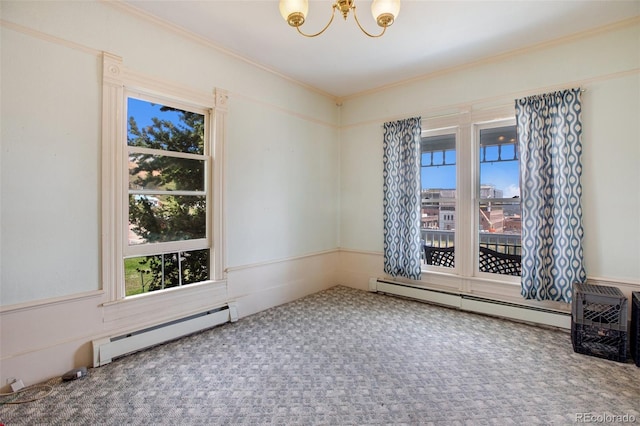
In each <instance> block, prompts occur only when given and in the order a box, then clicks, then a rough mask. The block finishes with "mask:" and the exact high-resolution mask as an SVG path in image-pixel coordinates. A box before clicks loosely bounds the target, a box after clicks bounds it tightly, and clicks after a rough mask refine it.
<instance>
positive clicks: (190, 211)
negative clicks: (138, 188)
mask: <svg viewBox="0 0 640 426" xmlns="http://www.w3.org/2000/svg"><path fill="white" fill-rule="evenodd" d="M206 232H207V230H206V197H204V196H191V195H180V196H176V195H156V196H151V195H129V245H135V244H144V243H163V242H169V241H182V240H191V239H198V238H205V237H206Z"/></svg>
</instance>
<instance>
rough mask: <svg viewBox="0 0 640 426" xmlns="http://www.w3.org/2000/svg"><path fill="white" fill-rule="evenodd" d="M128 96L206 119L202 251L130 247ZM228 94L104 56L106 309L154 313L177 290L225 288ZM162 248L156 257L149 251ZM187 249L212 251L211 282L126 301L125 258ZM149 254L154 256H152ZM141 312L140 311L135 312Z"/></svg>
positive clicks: (173, 245)
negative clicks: (177, 81) (157, 76)
mask: <svg viewBox="0 0 640 426" xmlns="http://www.w3.org/2000/svg"><path fill="white" fill-rule="evenodd" d="M128 97H134V98H139V99H149V100H152V99H155V100H156V101H157V102H158V103H161V104H163V105H169V106H174V107H177V108H181V109H186V110H189V111H195V112H199V111H202V112H204V113H205V117H206V118H205V119H206V120H208V127H207V129H208V134H207V135H206V139H207V140H208V148H207V151H208V152H207V151H205V155H206V156H207V157H208V160H207V162H208V165H207V170H206V181H205V189H206V191H207V193H208V194H209V200H210V201H209V200H208V204H207V219H206V220H207V236H206V238H205V243H204V245H206V247H204V246H203V242H202V241H201V240H191V241H187V242H179V243H177V242H169V243H158V244H153V245H147V248H135V247H134V246H128V180H129V176H128V173H129V170H128V147H127V143H126V135H127V117H126V110H127V108H126V102H127V98H128ZM226 104H227V94H226V92H225V91H222V90H219V89H216V90H214V92H213V93H203V92H200V91H195V90H193V89H191V88H187V87H182V86H178V85H175V84H173V83H171V82H167V81H161V80H157V79H154V78H152V77H150V76H148V75H143V74H139V73H136V72H133V71H131V70H128V69H126V68H125V67H124V66H123V65H122V59H121V58H119V57H117V56H115V55H111V54H108V53H104V54H103V108H102V110H103V113H102V114H103V117H102V119H103V125H102V128H103V131H102V198H101V200H102V241H101V242H102V256H101V258H102V289H103V291H104V293H105V299H106V302H105V304H104V305H105V306H108V305H113V304H122V303H125V304H126V303H130V304H132V305H135V307H136V308H134V310H135V309H138V308H139V307H140V306H142V305H144V306H148V307H149V312H151V311H152V309H153V303H154V302H153V300H154V299H156V300H161V299H166V298H170V297H175V295H176V291H178V292H180V291H183V292H197V291H202V289H201V290H197V287H203V286H204V287H206V286H216V285H220V284H221V283H222V284H226V283H224V279H225V273H224V265H225V238H224V237H225V236H224V217H223V201H224V194H223V189H224V185H223V177H224V176H223V164H224V161H223V156H224V145H225V133H226V132H225V127H226ZM160 245H162V249H161V251H160V252H158V251H154V250H155V249H151V248H150V246H157V247H156V248H159V246H160ZM189 247H193V248H194V249H196V248H209V249H210V251H211V252H210V253H211V254H210V280H208V281H205V282H203V283H194V284H189V285H187V286H182V287H174V288H171V289H167V290H163V291H154V292H150V293H143V294H140V295H136V296H130V297H125V289H124V258H125V256H126V257H131V256H133V255H145V254H161V253H168V252H177V251H184V250H188V249H189ZM152 251H153V252H152ZM137 312H139V311H137Z"/></svg>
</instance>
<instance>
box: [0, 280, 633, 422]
mask: <svg viewBox="0 0 640 426" xmlns="http://www.w3.org/2000/svg"><path fill="white" fill-rule="evenodd" d="M48 384H49V385H52V387H53V390H52V391H51V392H50V393H49V394H48V395H47V396H45V397H43V398H41V399H39V400H37V401H34V402H30V403H25V404H17V405H9V404H4V405H2V406H1V407H0V423H4V424H5V425H15V424H28V425H37V424H60V425H71V424H78V425H95V424H113V425H123V424H137V425H152V424H153V425H243V424H252V425H262V424H276V425H374V424H375V425H381V424H407V425H428V424H443V425H444V424H447V425H449V424H450V425H484V424H487V425H509V424H517V425H524V424H527V425H533V424H573V423H575V422H576V421H577V420H578V421H579V420H587V419H591V420H592V421H594V420H596V421H597V420H604V421H616V420H620V421H622V420H624V419H625V418H624V417H623V416H625V415H626V416H627V417H626V419H631V420H635V421H636V422H640V402H639V401H640V369H638V368H637V367H636V366H635V365H634V364H632V363H626V364H622V363H617V362H613V361H607V360H602V359H599V358H594V357H589V356H585V355H580V354H576V353H574V352H573V349H572V347H571V339H570V335H569V333H568V332H563V331H556V330H549V329H543V328H537V327H533V326H529V325H525V324H519V323H514V322H510V321H505V320H500V319H496V318H490V317H486V316H480V315H475V314H471V313H465V312H460V311H456V310H453V309H447V308H442V307H437V306H433V305H428V304H423V303H419V302H415V301H411V300H405V299H401V298H395V297H390V296H384V295H379V294H373V293H368V292H365V291H360V290H355V289H351V288H347V287H341V286H338V287H334V288H332V289H329V290H327V291H323V292H321V293H317V294H314V295H311V296H308V297H305V298H303V299H300V300H298V301H295V302H292V303H288V304H286V305H283V306H279V307H275V308H272V309H269V310H267V311H264V312H261V313H258V314H256V315H253V316H250V317H247V318H242V319H240V320H239V321H238V322H236V323H233V324H225V325H223V326H220V327H217V328H214V329H211V330H207V331H204V332H201V333H198V334H194V335H191V336H188V337H185V338H182V339H180V340H176V341H173V342H170V343H167V344H164V345H161V346H157V347H155V348H152V349H149V350H146V351H142V352H138V353H136V354H133V355H130V356H127V357H124V358H121V359H119V360H116V361H114V362H113V363H111V364H108V365H106V366H104V367H100V368H96V369H89V374H88V375H87V377H85V378H82V379H79V380H76V381H72V382H62V381H61V380H60V379H52V380H50V381H49V382H48ZM26 396H27V395H26V394H25V397H26ZM2 401H3V402H6V401H7V399H6V398H3V399H2ZM618 416H619V417H618Z"/></svg>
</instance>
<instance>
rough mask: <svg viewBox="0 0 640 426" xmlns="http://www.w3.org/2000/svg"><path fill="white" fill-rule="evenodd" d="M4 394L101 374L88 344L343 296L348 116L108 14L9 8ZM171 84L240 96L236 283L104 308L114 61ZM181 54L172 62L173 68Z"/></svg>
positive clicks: (196, 43)
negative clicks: (174, 322) (213, 313)
mask: <svg viewBox="0 0 640 426" xmlns="http://www.w3.org/2000/svg"><path fill="white" fill-rule="evenodd" d="M1 7H2V11H1V13H2V20H3V23H2V26H1V28H0V30H1V34H0V36H1V43H2V44H1V48H2V49H1V55H2V57H1V60H2V63H1V67H2V68H1V72H2V74H1V75H2V87H1V89H2V93H1V96H2V99H1V101H2V103H1V112H2V117H1V121H2V130H1V137H2V139H1V144H2V145H1V149H0V153H1V155H2V157H1V158H0V161H1V164H0V166H1V168H0V170H1V171H0V173H1V174H0V179H1V180H0V191H1V200H0V203H1V204H0V206H1V209H0V222H1V233H0V250H1V252H0V253H1V257H0V259H1V260H0V262H1V263H0V332H1V333H0V335H1V339H2V341H1V343H2V344H1V345H0V387H3V386H4V385H5V384H6V378H7V377H19V378H21V379H23V381H24V382H25V384H27V385H29V384H32V383H35V382H37V381H39V380H43V379H48V378H50V377H53V376H56V375H60V374H62V373H64V372H65V371H67V370H68V369H70V368H73V367H78V366H81V365H91V359H92V353H91V341H92V340H93V339H97V338H100V337H104V336H109V335H113V334H115V333H120V332H123V331H126V330H132V329H137V328H139V327H141V326H144V325H147V324H152V323H157V322H160V321H163V320H166V319H172V318H176V317H179V316H181V315H185V314H188V313H189V312H193V311H197V310H198V309H206V307H210V306H216V305H220V304H223V303H225V302H227V301H230V300H234V301H236V302H237V306H238V312H239V315H240V316H245V315H249V314H252V313H254V312H256V311H259V310H262V309H265V308H268V307H270V306H274V305H277V304H281V303H284V302H287V301H290V300H294V299H296V298H299V297H301V296H304V295H306V294H309V293H313V292H316V291H319V290H321V289H324V288H327V287H329V286H331V285H333V284H334V283H335V281H336V280H335V269H336V266H337V257H338V255H339V253H338V251H337V247H338V231H339V228H338V221H339V201H340V199H339V126H338V124H339V114H340V111H339V108H338V107H337V106H336V105H335V101H334V100H333V99H329V98H327V97H325V96H323V95H320V94H318V93H315V92H312V91H310V90H308V89H306V88H304V87H303V86H300V85H297V84H294V83H293V82H291V81H288V80H286V79H284V78H282V77H279V76H277V75H276V74H272V73H269V72H266V71H265V70H263V69H261V68H259V67H256V66H254V65H252V64H250V63H247V62H244V61H242V60H239V59H237V58H234V57H232V56H229V55H227V54H226V53H224V52H222V51H220V50H219V49H217V48H216V47H215V46H212V45H209V44H207V43H205V42H203V41H201V40H198V39H195V38H194V37H192V36H189V35H187V34H184V33H181V32H179V31H176V30H175V29H172V28H170V27H166V26H164V25H161V24H159V23H157V22H153V21H150V20H147V19H145V18H143V17H141V16H139V15H137V14H136V13H131V11H130V10H127V8H126V6H122V5H117V4H108V3H107V2H97V1H87V2H71V1H69V2H64V1H63V2H46V1H45V2H5V1H3V2H2V5H1ZM103 51H105V52H108V53H110V54H113V55H117V56H119V57H121V58H122V59H123V65H124V66H125V67H126V68H127V69H129V70H132V71H134V72H136V73H143V74H146V75H149V76H150V77H153V78H154V79H157V80H160V81H166V82H167V83H171V84H175V85H178V86H183V87H188V88H190V89H192V90H194V91H198V92H201V93H205V94H207V93H210V94H212V95H213V90H214V88H221V89H224V90H226V91H228V94H229V100H228V113H227V127H226V133H227V141H226V142H227V144H226V149H225V159H224V167H225V182H224V187H225V191H226V192H225V196H226V204H225V218H226V227H225V232H226V240H227V242H228V244H227V246H226V260H227V261H226V264H225V268H226V271H227V274H226V277H227V280H226V282H224V283H221V285H216V286H212V287H211V289H207V288H203V289H199V290H195V289H194V290H193V291H192V290H190V289H186V290H188V291H183V292H182V293H181V296H180V297H179V301H176V299H175V298H173V299H172V298H166V297H164V296H158V297H155V295H154V300H155V301H154V303H156V307H157V309H155V312H154V313H153V314H152V315H149V316H148V317H145V318H136V315H135V308H133V309H132V306H133V304H127V303H125V304H121V305H116V306H114V305H113V304H111V305H110V306H109V309H108V310H106V309H104V308H103V304H104V303H105V302H109V300H108V299H107V294H108V292H105V291H104V290H105V288H106V287H108V286H109V285H110V283H101V282H100V281H101V273H100V267H101V266H100V250H101V241H100V232H101V226H100V217H101V206H100V200H101V183H100V178H101V170H100V164H101V158H100V157H101V154H100V153H101V132H102V129H101V114H102V112H101V107H102V99H101V92H102V68H101V66H102V52H103ZM168 53H170V55H171V60H167V54H168Z"/></svg>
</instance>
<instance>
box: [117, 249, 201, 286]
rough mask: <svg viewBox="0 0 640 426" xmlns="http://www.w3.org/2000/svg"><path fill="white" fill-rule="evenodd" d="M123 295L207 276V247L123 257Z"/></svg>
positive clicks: (193, 281) (181, 283)
mask: <svg viewBox="0 0 640 426" xmlns="http://www.w3.org/2000/svg"><path fill="white" fill-rule="evenodd" d="M124 269H125V295H126V296H133V295H135V294H141V293H148V292H152V291H157V290H164V289H167V288H172V287H178V286H183V285H187V284H193V283H196V282H202V281H206V280H208V279H209V250H208V249H205V250H194V251H186V252H180V253H167V254H158V255H152V256H139V257H133V258H128V259H125V260H124Z"/></svg>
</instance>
